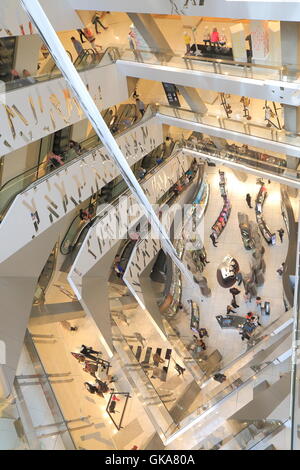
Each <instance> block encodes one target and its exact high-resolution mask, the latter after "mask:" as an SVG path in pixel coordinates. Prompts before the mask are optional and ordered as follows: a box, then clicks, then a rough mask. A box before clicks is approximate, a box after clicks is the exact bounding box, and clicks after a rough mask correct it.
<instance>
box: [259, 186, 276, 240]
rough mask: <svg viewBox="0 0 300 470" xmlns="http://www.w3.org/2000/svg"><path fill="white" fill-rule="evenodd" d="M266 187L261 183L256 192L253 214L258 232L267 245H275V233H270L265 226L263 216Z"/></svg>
mask: <svg viewBox="0 0 300 470" xmlns="http://www.w3.org/2000/svg"><path fill="white" fill-rule="evenodd" d="M267 195H268V193H267V189H266V187H265V186H264V185H263V184H262V185H261V188H260V190H259V192H258V195H257V197H256V201H255V214H256V221H257V224H258V227H259V230H260V233H261V234H262V236H263V237H264V239H265V240H266V242H267V243H268V244H269V245H271V244H272V245H275V243H276V235H275V233H272V232H271V230H270V229H269V227H268V226H267V224H266V222H265V220H264V218H263V206H264V203H265V200H266V198H267Z"/></svg>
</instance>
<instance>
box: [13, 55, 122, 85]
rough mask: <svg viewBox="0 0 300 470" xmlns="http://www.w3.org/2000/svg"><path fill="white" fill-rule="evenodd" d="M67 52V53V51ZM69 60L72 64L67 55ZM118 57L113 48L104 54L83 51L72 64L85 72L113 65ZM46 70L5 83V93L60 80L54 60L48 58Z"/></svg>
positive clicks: (60, 75) (59, 73)
mask: <svg viewBox="0 0 300 470" xmlns="http://www.w3.org/2000/svg"><path fill="white" fill-rule="evenodd" d="M67 52H68V51H67ZM69 56H70V59H71V60H72V62H73V58H72V55H71V54H70V53H69ZM118 57H119V53H118V51H117V50H116V49H115V48H112V47H108V48H107V49H106V50H105V51H104V52H101V53H96V52H95V51H94V50H93V49H85V50H84V52H83V54H81V55H80V56H78V57H77V59H76V60H75V62H74V66H75V67H76V69H77V71H78V72H83V71H87V70H89V69H92V68H95V67H105V66H106V65H110V64H113V63H114V62H115V61H116V59H117V58H118ZM45 69H46V70H47V72H46V73H43V72H42V71H41V73H38V74H37V75H35V76H29V77H22V78H18V79H16V80H12V81H7V82H6V83H5V92H10V91H13V90H16V89H19V88H24V87H28V86H32V85H36V84H38V83H42V82H46V81H49V80H53V79H55V78H61V77H62V74H61V72H60V70H59V69H58V67H57V66H56V64H55V62H54V60H53V59H52V58H51V57H49V59H48V62H47V67H45V68H43V69H42V70H45Z"/></svg>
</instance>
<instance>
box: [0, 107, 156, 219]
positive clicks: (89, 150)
mask: <svg viewBox="0 0 300 470" xmlns="http://www.w3.org/2000/svg"><path fill="white" fill-rule="evenodd" d="M148 109H149V110H151V106H148V107H147V110H148ZM149 112H150V111H149ZM153 116H154V112H153V110H152V113H151V115H148V116H146V115H144V116H143V117H142V119H140V120H139V121H138V122H136V123H134V124H133V126H130V127H129V128H127V129H124V130H122V131H121V132H117V133H116V134H114V135H115V136H116V137H118V136H121V135H122V134H123V133H125V132H127V131H128V130H129V129H130V130H132V129H134V127H135V126H137V125H139V124H140V123H141V121H142V120H143V119H144V120H148V119H151V118H152V117H153ZM90 139H91V137H89V138H87V139H85V140H84V141H83V142H81V143H80V145H84V142H87V141H89V140H90ZM101 148H103V144H102V143H99V144H98V145H96V146H95V147H91V148H89V149H88V150H86V151H85V152H84V153H82V154H81V155H78V156H77V157H75V158H73V159H72V160H70V161H69V162H67V163H65V164H64V165H62V166H61V167H59V168H54V169H53V170H52V171H51V172H49V173H47V174H46V175H44V176H42V177H41V178H39V179H37V180H35V181H33V182H32V183H30V184H29V185H28V186H27V187H26V188H24V189H22V190H21V191H19V192H18V193H16V194H15V195H14V197H13V199H14V198H15V197H16V196H18V195H19V194H23V193H24V192H26V191H28V190H30V189H31V188H33V187H36V186H37V185H38V184H40V183H43V182H44V181H45V180H47V179H48V178H49V177H52V176H53V175H54V174H58V173H59V172H60V171H63V170H65V169H66V168H67V167H68V166H70V165H72V164H73V163H74V162H76V161H79V160H81V159H84V158H85V157H87V156H88V155H89V154H90V152H91V150H98V149H99V150H100V149H101ZM42 165H44V163H40V164H39V165H37V166H35V167H32V168H29V169H28V170H26V171H25V172H23V173H21V174H19V175H17V176H15V177H14V178H11V179H10V180H9V181H7V182H6V183H4V185H3V186H2V187H1V188H0V195H1V191H2V190H3V188H4V187H5V186H7V185H8V184H9V183H11V182H12V181H13V180H16V179H17V178H19V177H20V176H22V175H25V174H26V173H27V172H29V171H33V170H37V172H38V171H39V168H41V166H42ZM50 175H51V176H50ZM11 202H12V200H10V201H9V203H8V205H7V207H6V209H5V211H4V214H6V212H7V210H8V209H9V206H10V204H11ZM3 217H4V216H2V217H1V218H0V221H1V220H2V219H3Z"/></svg>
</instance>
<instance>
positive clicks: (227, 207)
mask: <svg viewBox="0 0 300 470" xmlns="http://www.w3.org/2000/svg"><path fill="white" fill-rule="evenodd" d="M219 175H220V182H219V186H220V191H221V196H222V198H223V199H224V205H223V208H222V210H221V213H220V215H219V217H218V218H217V220H216V222H215V223H214V225H213V226H212V231H213V233H212V234H213V236H214V237H215V239H217V238H219V236H220V235H221V233H222V232H223V230H224V228H225V227H226V225H227V222H228V219H229V216H230V213H231V203H230V201H229V199H228V197H227V187H226V178H225V173H224V171H220V170H219Z"/></svg>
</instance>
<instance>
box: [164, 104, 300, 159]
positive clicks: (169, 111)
mask: <svg viewBox="0 0 300 470" xmlns="http://www.w3.org/2000/svg"><path fill="white" fill-rule="evenodd" d="M158 110H159V114H161V115H164V116H169V117H175V118H177V119H184V120H185V121H191V122H194V123H199V124H203V125H206V126H210V127H216V128H218V129H224V130H228V131H232V132H234V133H237V134H246V135H250V136H253V137H258V138H260V139H267V140H271V141H273V142H278V143H282V144H288V145H292V146H294V147H299V146H300V134H295V133H292V132H288V131H285V130H284V129H282V130H277V129H276V128H269V127H266V126H263V125H261V124H260V123H259V122H257V123H256V122H252V121H251V123H249V121H245V122H244V121H243V120H242V119H240V120H238V119H233V118H225V117H221V116H219V115H213V114H205V115H200V114H198V113H195V112H194V111H191V110H188V109H183V108H174V107H171V106H165V105H160V106H159V108H158ZM286 151H287V153H288V149H287V150H286Z"/></svg>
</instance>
